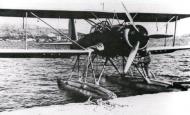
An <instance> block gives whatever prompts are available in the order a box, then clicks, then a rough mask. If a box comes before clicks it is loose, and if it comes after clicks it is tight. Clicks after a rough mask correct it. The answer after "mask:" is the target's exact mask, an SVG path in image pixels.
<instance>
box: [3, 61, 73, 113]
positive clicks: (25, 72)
mask: <svg viewBox="0 0 190 115" xmlns="http://www.w3.org/2000/svg"><path fill="white" fill-rule="evenodd" d="M65 61H67V63H68V62H69V61H70V60H65ZM0 65H1V66H0V76H1V77H0V111H4V110H9V109H17V108H22V107H32V106H43V105H52V104H64V103H67V102H69V101H70V100H71V99H70V98H69V97H65V96H64V93H61V92H60V91H59V89H58V87H57V83H56V78H55V76H63V75H64V74H67V72H65V70H66V69H67V68H68V67H69V65H67V64H66V63H64V60H63V59H0Z"/></svg>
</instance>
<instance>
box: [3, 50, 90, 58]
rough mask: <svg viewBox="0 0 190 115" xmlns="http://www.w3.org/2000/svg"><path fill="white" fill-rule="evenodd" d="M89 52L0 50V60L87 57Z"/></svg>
mask: <svg viewBox="0 0 190 115" xmlns="http://www.w3.org/2000/svg"><path fill="white" fill-rule="evenodd" d="M90 52H91V51H90V50H50V49H47V50H37V49H29V50H25V49H0V58H69V57H70V56H77V55H88V54H89V53H90Z"/></svg>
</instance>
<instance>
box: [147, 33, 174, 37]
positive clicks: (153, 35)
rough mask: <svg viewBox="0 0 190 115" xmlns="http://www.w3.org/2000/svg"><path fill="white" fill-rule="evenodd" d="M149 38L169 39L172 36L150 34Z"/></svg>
mask: <svg viewBox="0 0 190 115" xmlns="http://www.w3.org/2000/svg"><path fill="white" fill-rule="evenodd" d="M148 37H149V38H170V37H173V35H166V34H152V35H149V36H148Z"/></svg>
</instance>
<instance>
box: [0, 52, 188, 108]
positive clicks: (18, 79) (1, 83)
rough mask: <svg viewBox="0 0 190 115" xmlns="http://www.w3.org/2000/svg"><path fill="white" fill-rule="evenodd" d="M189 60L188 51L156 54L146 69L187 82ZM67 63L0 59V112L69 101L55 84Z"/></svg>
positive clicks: (66, 70)
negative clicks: (149, 67)
mask: <svg viewBox="0 0 190 115" xmlns="http://www.w3.org/2000/svg"><path fill="white" fill-rule="evenodd" d="M189 57H190V51H178V52H174V53H171V54H165V55H156V56H152V63H151V65H150V66H151V69H152V71H153V72H155V73H156V74H157V75H159V76H164V77H165V78H167V79H168V80H180V79H188V78H189V75H190V71H189V65H190V59H189ZM71 63H73V62H72V60H71V59H5V58H4V59H0V76H1V77H0V102H1V104H0V111H5V110H11V109H18V108H26V107H33V106H45V105H54V104H65V103H68V102H73V101H74V99H73V98H71V97H67V96H66V94H65V93H64V92H61V91H60V90H59V89H58V87H57V83H56V76H66V75H67V74H68V73H69V72H70V70H71V69H70V68H71V65H72V64H71ZM109 71H111V72H113V70H107V71H106V72H107V73H109ZM103 85H104V86H105V87H106V88H108V89H110V90H112V91H114V92H115V93H116V94H119V95H121V96H128V95H134V94H137V92H135V93H133V92H132V90H131V89H129V88H128V89H127V88H123V87H121V86H119V85H117V84H111V83H109V82H104V83H103Z"/></svg>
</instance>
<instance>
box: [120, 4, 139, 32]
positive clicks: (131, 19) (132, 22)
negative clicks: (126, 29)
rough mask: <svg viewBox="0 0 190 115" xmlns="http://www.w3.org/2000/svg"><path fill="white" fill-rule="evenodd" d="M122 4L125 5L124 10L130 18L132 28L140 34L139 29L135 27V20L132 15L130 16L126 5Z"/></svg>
mask: <svg viewBox="0 0 190 115" xmlns="http://www.w3.org/2000/svg"><path fill="white" fill-rule="evenodd" d="M121 4H122V5H123V8H124V9H125V14H126V16H127V17H128V19H129V21H130V23H131V24H132V26H133V27H134V28H135V30H136V31H137V32H139V30H138V28H137V27H136V26H135V23H134V21H133V18H132V17H131V15H130V13H129V12H128V10H127V8H126V7H125V5H124V3H123V2H121Z"/></svg>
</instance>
